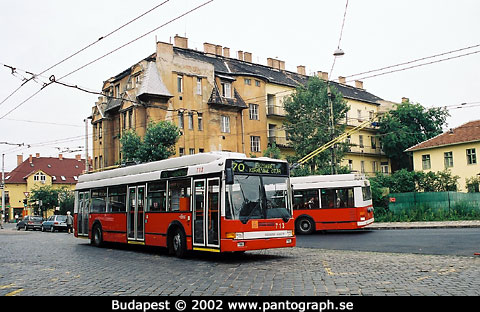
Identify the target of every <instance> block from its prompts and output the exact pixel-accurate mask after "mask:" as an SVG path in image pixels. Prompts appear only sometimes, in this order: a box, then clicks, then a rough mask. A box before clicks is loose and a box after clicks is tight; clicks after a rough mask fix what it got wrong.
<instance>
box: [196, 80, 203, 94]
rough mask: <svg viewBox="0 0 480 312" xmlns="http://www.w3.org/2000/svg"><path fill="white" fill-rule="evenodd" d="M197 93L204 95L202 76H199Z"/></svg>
mask: <svg viewBox="0 0 480 312" xmlns="http://www.w3.org/2000/svg"><path fill="white" fill-rule="evenodd" d="M197 94H198V95H202V78H197Z"/></svg>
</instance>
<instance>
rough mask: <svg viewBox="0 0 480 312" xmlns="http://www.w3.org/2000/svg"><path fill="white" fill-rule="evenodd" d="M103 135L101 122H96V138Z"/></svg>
mask: <svg viewBox="0 0 480 312" xmlns="http://www.w3.org/2000/svg"><path fill="white" fill-rule="evenodd" d="M102 136H103V130H102V122H101V121H100V122H99V123H98V138H99V139H101V138H102Z"/></svg>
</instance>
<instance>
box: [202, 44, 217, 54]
mask: <svg viewBox="0 0 480 312" xmlns="http://www.w3.org/2000/svg"><path fill="white" fill-rule="evenodd" d="M203 52H205V53H208V54H215V52H216V46H215V45H214V44H211V43H207V42H205V43H204V44H203Z"/></svg>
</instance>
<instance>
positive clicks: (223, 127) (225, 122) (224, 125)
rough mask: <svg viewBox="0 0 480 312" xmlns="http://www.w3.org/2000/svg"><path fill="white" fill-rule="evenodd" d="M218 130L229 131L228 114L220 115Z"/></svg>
mask: <svg viewBox="0 0 480 312" xmlns="http://www.w3.org/2000/svg"><path fill="white" fill-rule="evenodd" d="M221 123H222V124H221V125H220V128H221V129H220V131H221V132H223V133H230V116H222V119H221Z"/></svg>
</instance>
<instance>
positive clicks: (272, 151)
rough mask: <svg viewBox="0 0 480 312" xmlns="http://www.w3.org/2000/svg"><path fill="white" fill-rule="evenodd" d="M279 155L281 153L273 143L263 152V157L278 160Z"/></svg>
mask: <svg viewBox="0 0 480 312" xmlns="http://www.w3.org/2000/svg"><path fill="white" fill-rule="evenodd" d="M281 154H282V153H281V151H280V149H279V148H278V146H277V144H275V142H273V143H272V144H271V145H269V146H268V147H267V149H266V150H265V151H264V152H263V156H265V157H270V158H275V159H280V156H281Z"/></svg>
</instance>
